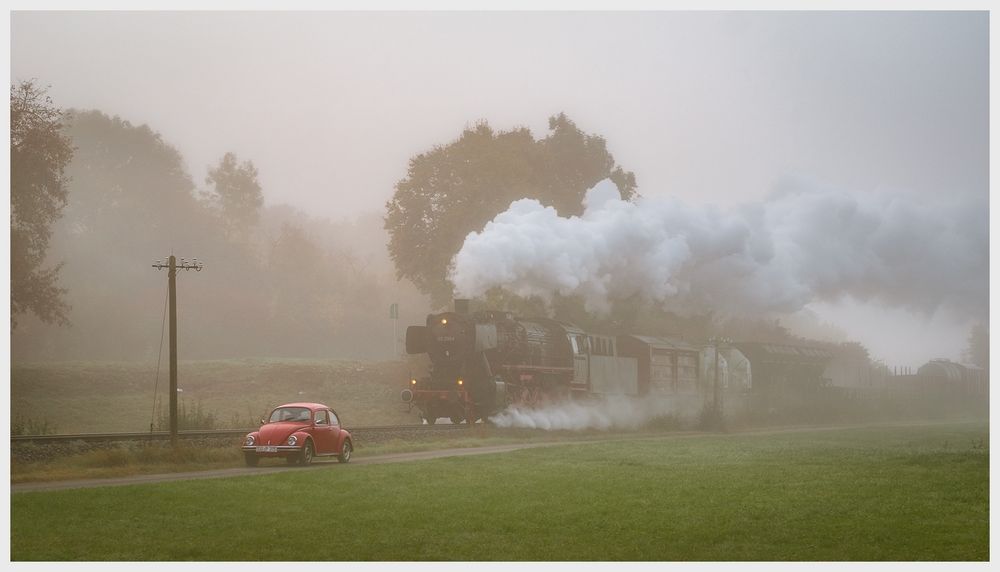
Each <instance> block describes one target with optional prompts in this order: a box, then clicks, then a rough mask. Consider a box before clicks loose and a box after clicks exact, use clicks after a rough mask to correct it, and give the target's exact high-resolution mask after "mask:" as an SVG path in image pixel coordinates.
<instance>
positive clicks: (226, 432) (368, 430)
mask: <svg viewBox="0 0 1000 572" xmlns="http://www.w3.org/2000/svg"><path fill="white" fill-rule="evenodd" d="M256 429H257V428H256V427H253V428H248V429H213V430H206V431H179V432H178V433H177V437H178V438H179V439H187V440H193V439H228V438H232V439H238V438H240V437H242V436H244V435H246V434H247V433H249V432H251V431H256ZM346 429H347V430H348V431H350V432H351V435H353V436H354V438H355V439H366V440H367V439H372V438H377V437H381V436H386V435H390V436H391V435H401V436H404V435H407V434H428V433H439V432H440V433H444V432H450V431H460V430H462V429H466V430H467V429H469V426H468V425H447V424H445V425H383V426H373V427H346ZM169 440H170V433H169V432H167V431H145V432H141V433H77V434H71V435H12V436H11V438H10V442H11V445H15V444H17V445H21V444H27V443H32V444H35V445H58V444H66V443H74V442H83V443H111V442H118V441H121V442H134V441H169Z"/></svg>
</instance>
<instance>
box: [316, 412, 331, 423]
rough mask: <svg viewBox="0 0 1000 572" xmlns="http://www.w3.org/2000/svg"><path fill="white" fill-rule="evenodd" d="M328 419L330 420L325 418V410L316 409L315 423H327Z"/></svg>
mask: <svg viewBox="0 0 1000 572" xmlns="http://www.w3.org/2000/svg"><path fill="white" fill-rule="evenodd" d="M329 421H330V420H329V419H327V418H326V411H317V412H316V424H317V425H326V424H328V423H329Z"/></svg>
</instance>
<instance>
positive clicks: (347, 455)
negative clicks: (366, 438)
mask: <svg viewBox="0 0 1000 572" xmlns="http://www.w3.org/2000/svg"><path fill="white" fill-rule="evenodd" d="M353 450H354V445H351V442H350V441H344V448H343V450H342V451H341V452H340V454H339V455H337V460H338V461H340V462H341V463H347V462H349V461H350V460H351V451H353Z"/></svg>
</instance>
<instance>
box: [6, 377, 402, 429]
mask: <svg viewBox="0 0 1000 572" xmlns="http://www.w3.org/2000/svg"><path fill="white" fill-rule="evenodd" d="M419 367H420V364H419V362H416V361H415V362H414V363H413V364H411V363H409V362H405V361H399V362H379V363H367V362H357V361H346V360H292V359H280V360H274V359H246V360H214V361H192V362H181V363H180V364H179V366H178V387H179V388H180V389H182V390H183V391H182V392H181V393H179V398H180V400H181V402H182V404H183V405H184V406H185V408H186V409H187V410H188V411H191V410H193V409H195V408H197V407H200V408H201V411H202V413H203V417H206V416H208V415H211V416H212V417H213V420H214V426H215V427H216V428H244V427H248V426H250V425H252V424H253V422H254V421H255V420H256V419H259V418H260V417H261V416H262V415H264V414H265V413H266V412H267V411H268V410H269V409H270V408H271V407H274V406H275V405H279V404H281V403H287V402H291V401H318V402H320V403H326V404H328V405H330V406H331V407H333V408H334V409H336V410H337V412H338V413H339V414H340V415H341V417H342V418H343V419H344V422H345V423H346V424H347V425H349V426H350V425H355V426H358V425H395V424H400V423H414V422H417V421H419V417H418V416H417V414H416V412H411V413H407V412H406V407H405V405H403V403H402V402H401V401H400V400H399V391H400V389H402V388H403V387H405V384H406V380H407V379H409V373H410V370H411V369H414V368H419ZM155 377H156V364H155V363H152V364H146V363H133V362H65V363H38V364H14V365H12V366H11V418H12V419H14V420H15V421H18V420H20V421H21V422H22V423H23V424H24V425H30V426H33V427H39V426H45V425H47V426H48V427H49V428H50V430H51V431H50V432H55V433H102V432H119V431H121V432H128V431H148V430H149V425H150V422H151V421H152V422H155V421H156V419H157V418H159V417H161V416H165V415H166V401H167V395H168V394H167V385H168V383H169V382H168V373H167V365H166V362H165V361H164V363H163V364H162V365H161V371H160V379H159V384H158V388H157V394H158V396H159V397H158V401H159V402H162V403H163V404H164V406H163V407H162V408H161V410H160V411H159V413H160V415H156V412H155V411H154V409H153V386H154V380H155Z"/></svg>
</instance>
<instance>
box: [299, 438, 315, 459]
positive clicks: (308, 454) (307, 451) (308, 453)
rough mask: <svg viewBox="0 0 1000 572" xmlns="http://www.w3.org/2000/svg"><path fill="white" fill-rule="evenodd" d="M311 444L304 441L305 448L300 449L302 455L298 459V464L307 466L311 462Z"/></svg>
mask: <svg viewBox="0 0 1000 572" xmlns="http://www.w3.org/2000/svg"><path fill="white" fill-rule="evenodd" d="M313 453H315V451H313V443H312V441H306V446H305V447H302V453H301V456H300V457H299V463H301V464H302V465H308V464H310V463H312V461H313Z"/></svg>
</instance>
